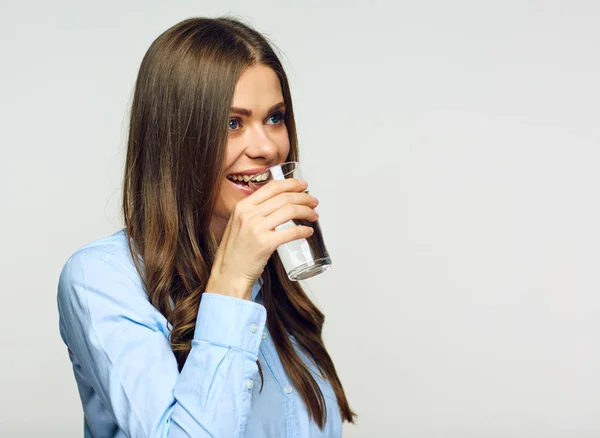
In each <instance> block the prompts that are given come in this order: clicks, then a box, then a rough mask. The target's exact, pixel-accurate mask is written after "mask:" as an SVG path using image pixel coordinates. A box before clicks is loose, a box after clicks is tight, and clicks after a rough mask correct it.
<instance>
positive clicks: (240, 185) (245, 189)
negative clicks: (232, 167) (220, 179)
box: [225, 178, 252, 195]
mask: <svg viewBox="0 0 600 438" xmlns="http://www.w3.org/2000/svg"><path fill="white" fill-rule="evenodd" d="M225 179H226V180H227V182H228V183H229V184H231V185H232V186H233V187H234V188H235V189H236V190H239V191H240V192H242V193H243V194H245V195H249V194H251V193H252V189H251V188H250V187H249V186H248V184H247V183H244V182H243V181H235V182H234V181H232V180H230V179H228V178H225Z"/></svg>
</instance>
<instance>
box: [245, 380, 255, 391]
mask: <svg viewBox="0 0 600 438" xmlns="http://www.w3.org/2000/svg"><path fill="white" fill-rule="evenodd" d="M246 388H248V389H252V388H254V381H252V380H246Z"/></svg>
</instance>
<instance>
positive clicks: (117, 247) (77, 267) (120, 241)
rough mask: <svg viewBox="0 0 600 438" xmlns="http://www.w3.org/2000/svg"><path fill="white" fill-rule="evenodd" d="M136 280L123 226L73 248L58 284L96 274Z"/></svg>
mask: <svg viewBox="0 0 600 438" xmlns="http://www.w3.org/2000/svg"><path fill="white" fill-rule="evenodd" d="M106 274H110V277H111V278H115V279H120V280H125V279H129V280H130V281H133V282H135V281H136V279H138V278H139V275H138V273H137V270H136V268H135V265H134V263H133V259H132V258H131V254H130V252H129V246H128V245H127V237H126V234H125V231H124V230H121V231H118V232H116V233H114V234H112V235H111V236H108V237H103V238H101V239H98V240H95V241H93V242H91V243H88V244H87V245H85V246H83V247H81V248H79V249H78V250H77V251H75V252H74V253H73V254H72V255H71V256H70V257H69V258H68V259H67V261H66V263H65V264H64V266H63V268H62V270H61V273H60V277H59V284H63V283H72V282H79V281H81V282H84V281H85V280H89V279H94V278H95V277H98V276H99V275H106Z"/></svg>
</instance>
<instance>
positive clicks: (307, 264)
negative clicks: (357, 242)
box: [248, 161, 332, 281]
mask: <svg viewBox="0 0 600 438" xmlns="http://www.w3.org/2000/svg"><path fill="white" fill-rule="evenodd" d="M255 176H256V175H255ZM286 178H296V179H304V178H302V174H301V171H300V163H298V162H297V161H289V162H286V163H281V164H278V165H276V166H273V167H270V168H269V169H267V170H266V171H265V172H263V173H261V174H260V177H257V179H258V180H259V181H248V186H249V187H250V190H252V192H255V191H256V190H258V189H260V188H261V187H262V186H264V185H265V184H268V183H269V181H273V180H281V179H286ZM305 193H308V190H306V191H305ZM297 225H304V226H307V227H311V228H312V229H313V230H314V231H315V232H314V233H313V235H312V236H310V237H308V238H307V239H298V240H294V241H292V242H288V243H284V244H283V245H281V246H279V248H277V254H278V255H279V258H280V259H281V262H282V263H283V266H284V268H285V270H286V272H287V275H288V277H289V279H290V280H292V281H298V280H306V279H307V278H310V277H314V276H315V275H318V274H321V273H322V272H325V271H327V270H328V269H329V268H330V267H331V265H332V263H331V257H329V252H328V251H327V247H326V246H325V242H324V241H323V233H322V231H321V227H320V226H319V221H318V220H317V221H316V222H310V221H307V220H305V219H294V220H290V221H288V222H286V223H284V224H281V225H278V226H277V227H275V229H276V230H280V229H283V228H288V227H295V226H297Z"/></svg>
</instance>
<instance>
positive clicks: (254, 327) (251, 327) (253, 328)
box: [250, 324, 256, 333]
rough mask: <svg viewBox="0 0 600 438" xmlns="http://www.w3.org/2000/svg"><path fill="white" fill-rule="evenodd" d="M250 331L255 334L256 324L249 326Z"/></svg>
mask: <svg viewBox="0 0 600 438" xmlns="http://www.w3.org/2000/svg"><path fill="white" fill-rule="evenodd" d="M250 331H251V332H252V333H256V324H252V325H251V326H250Z"/></svg>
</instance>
